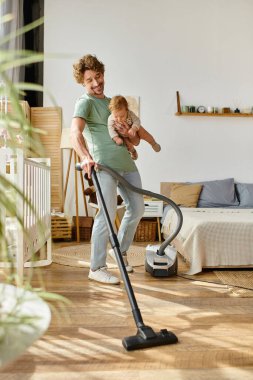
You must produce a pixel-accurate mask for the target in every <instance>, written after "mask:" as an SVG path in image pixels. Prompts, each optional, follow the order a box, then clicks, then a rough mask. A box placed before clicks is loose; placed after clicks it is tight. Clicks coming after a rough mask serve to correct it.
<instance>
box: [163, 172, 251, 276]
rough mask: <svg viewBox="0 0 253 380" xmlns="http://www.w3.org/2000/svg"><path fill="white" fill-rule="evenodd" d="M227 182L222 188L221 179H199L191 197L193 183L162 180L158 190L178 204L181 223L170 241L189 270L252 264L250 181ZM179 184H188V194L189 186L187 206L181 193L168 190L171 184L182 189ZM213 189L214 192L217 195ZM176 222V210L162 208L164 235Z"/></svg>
mask: <svg viewBox="0 0 253 380" xmlns="http://www.w3.org/2000/svg"><path fill="white" fill-rule="evenodd" d="M211 182H212V184H211V185H213V184H214V182H215V185H216V187H215V186H210V183H211ZM228 182H229V187H226V189H225V191H224V192H223V190H224V189H223V187H224V183H222V184H221V182H220V181H207V182H203V183H199V184H198V185H200V188H199V189H198V190H199V191H197V193H196V191H195V195H194V197H193V196H192V195H193V187H192V184H189V183H187V184H180V185H177V187H175V186H174V183H173V184H171V183H162V184H161V193H162V194H163V195H166V196H170V197H171V199H173V197H174V199H173V200H176V201H177V202H176V203H178V204H181V206H180V207H181V210H182V213H183V226H182V228H181V231H180V233H179V234H178V236H177V237H176V238H175V239H174V241H173V245H174V246H175V248H176V249H177V251H178V252H179V253H180V254H181V255H182V256H183V257H184V258H185V260H186V261H187V262H188V263H189V265H190V267H189V271H188V272H187V273H188V274H191V275H193V274H196V273H199V272H201V271H202V269H203V268H230V267H233V268H235V267H237V268H238V267H252V266H253V204H252V203H253V201H252V199H251V197H252V194H253V185H252V184H235V183H234V182H233V181H232V179H229V181H228V180H226V185H228ZM217 184H218V185H219V186H218V187H217ZM182 185H183V187H184V191H185V189H187V188H188V190H187V191H188V195H189V188H190V187H191V191H190V193H191V200H190V204H191V206H190V207H184V206H185V205H186V203H187V201H186V200H185V198H184V199H183V198H182V194H181V198H180V196H178V194H176V193H175V192H174V193H172V192H171V189H173V188H174V189H175V188H177V189H180V187H181V189H182ZM221 185H222V186H221ZM194 186H195V187H196V184H194ZM205 186H206V187H207V189H206V188H205ZM165 188H166V190H165ZM168 189H169V191H168ZM245 189H247V191H246V192H245ZM206 190H208V191H207V192H206ZM230 190H231V191H230ZM214 192H217V193H216V195H215V194H213V193H214ZM165 193H166V194H165ZM175 195H176V196H175ZM214 195H215V197H214ZM217 195H218V197H217ZM178 197H179V198H180V199H179V198H178ZM193 198H194V202H195V203H194V202H193ZM218 198H219V199H218ZM188 201H189V197H188ZM219 202H220V204H219ZM188 203H189V202H188ZM211 205H212V206H211ZM214 205H215V207H214ZM186 206H188V205H186ZM194 206H195V207H194ZM203 206H206V207H203ZM175 224H176V214H175V212H173V210H172V209H171V208H165V212H164V216H163V218H162V233H163V236H164V238H166V237H167V236H168V235H169V233H170V231H171V230H173V228H174V227H175Z"/></svg>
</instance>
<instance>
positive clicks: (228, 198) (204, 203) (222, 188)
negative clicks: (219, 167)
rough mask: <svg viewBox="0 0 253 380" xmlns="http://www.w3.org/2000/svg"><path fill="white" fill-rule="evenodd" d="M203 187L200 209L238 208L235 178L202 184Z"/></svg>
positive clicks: (199, 202) (199, 203)
mask: <svg viewBox="0 0 253 380" xmlns="http://www.w3.org/2000/svg"><path fill="white" fill-rule="evenodd" d="M200 183H201V184H202V185H203V188H202V191H201V194H200V197H199V201H198V207H229V206H238V205H239V202H238V199H237V196H236V193H235V183H234V179H233V178H228V179H221V180H216V181H206V182H200Z"/></svg>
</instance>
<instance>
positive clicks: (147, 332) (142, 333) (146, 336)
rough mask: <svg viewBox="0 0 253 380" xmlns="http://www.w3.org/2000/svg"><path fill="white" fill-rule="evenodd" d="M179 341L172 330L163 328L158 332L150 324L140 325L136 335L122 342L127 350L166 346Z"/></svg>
mask: <svg viewBox="0 0 253 380" xmlns="http://www.w3.org/2000/svg"><path fill="white" fill-rule="evenodd" d="M177 342H178V339H177V337H176V335H175V334H173V333H172V332H170V331H168V330H166V329H162V330H161V331H160V332H158V333H156V332H154V331H153V329H152V328H151V327H149V326H142V327H139V328H138V330H137V334H136V335H133V336H128V337H126V338H124V339H123V340H122V344H123V346H124V348H125V349H126V350H127V351H133V350H139V349H141V348H148V347H155V346H164V345H168V344H174V343H177Z"/></svg>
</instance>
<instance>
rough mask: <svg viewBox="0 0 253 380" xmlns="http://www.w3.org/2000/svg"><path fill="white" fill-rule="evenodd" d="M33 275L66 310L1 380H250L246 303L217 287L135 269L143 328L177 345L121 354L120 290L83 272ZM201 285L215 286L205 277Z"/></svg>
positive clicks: (125, 317)
mask: <svg viewBox="0 0 253 380" xmlns="http://www.w3.org/2000/svg"><path fill="white" fill-rule="evenodd" d="M36 271H38V269H36ZM39 271H40V274H41V275H42V277H43V280H44V282H45V284H46V288H47V290H48V291H51V292H56V293H59V294H62V295H64V296H66V297H67V298H68V299H69V300H71V302H72V304H71V305H70V306H67V307H65V308H64V309H59V308H58V312H57V313H54V314H53V318H52V322H51V325H50V327H49V329H48V331H47V333H46V334H45V335H44V336H43V338H42V339H40V340H39V341H37V342H36V343H35V344H34V345H33V346H32V347H30V348H29V349H28V350H27V352H26V353H25V354H24V355H23V356H21V357H20V358H19V359H18V360H16V361H15V362H13V363H12V364H10V365H8V366H7V367H5V369H4V370H3V371H2V372H1V373H0V379H8V380H9V379H18V380H26V379H36V380H37V379H38V380H41V379H43V380H44V379H49V380H50V379H61V380H62V379H68V380H72V379H84V380H86V379H87V380H88V379H89V380H99V379H103V380H109V379H110V380H120V379H127V380H151V379H152V380H153V379H155V380H165V379H166V380H167V379H172V380H178V379H183V380H188V379H194V380H198V379H205V380H210V379H225V380H241V379H252V378H253V323H252V322H253V298H240V297H234V296H232V295H231V293H230V292H229V291H228V289H227V288H226V287H225V286H224V285H219V284H211V283H203V282H200V281H189V280H186V279H182V278H179V277H173V278H163V279H158V278H153V277H151V276H150V275H149V274H146V273H145V271H144V267H138V268H136V269H135V272H134V273H133V274H131V275H130V278H131V281H132V285H133V287H134V291H135V295H136V298H137V301H138V304H139V307H140V309H141V312H142V316H143V319H144V322H145V323H146V324H147V325H150V326H152V327H153V328H154V329H155V330H156V331H157V330H160V329H162V328H167V329H168V330H171V331H173V332H174V333H175V334H176V335H177V337H178V338H179V343H177V344H175V345H171V346H162V347H155V348H151V349H145V350H139V351H134V352H126V351H125V349H124V348H123V346H122V343H121V339H122V338H123V337H125V336H129V335H134V334H135V333H136V327H135V323H134V321H133V318H132V314H131V310H130V307H129V303H128V299H127V296H126V293H125V291H124V286H123V284H121V285H120V286H109V285H103V284H98V283H95V282H92V281H89V280H88V279H87V275H88V269H86V268H74V267H68V266H63V265H57V264H52V265H51V266H49V267H45V268H43V269H39ZM113 272H114V273H115V274H117V273H118V272H117V270H114V271H113ZM35 274H36V273H35ZM35 277H36V278H38V277H37V276H35ZM36 278H35V279H34V283H33V284H34V285H35V286H37V285H40V284H39V280H38V279H36ZM200 279H202V280H205V279H208V280H209V281H210V280H213V281H215V282H217V281H218V280H217V278H216V276H215V274H213V273H212V272H211V273H210V272H208V273H204V274H202V275H200Z"/></svg>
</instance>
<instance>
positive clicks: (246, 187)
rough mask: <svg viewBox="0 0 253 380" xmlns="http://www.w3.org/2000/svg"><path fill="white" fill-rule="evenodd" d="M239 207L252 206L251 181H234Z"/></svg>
mask: <svg viewBox="0 0 253 380" xmlns="http://www.w3.org/2000/svg"><path fill="white" fill-rule="evenodd" d="M235 188H236V191H237V195H238V198H239V202H240V207H249V208H251V207H253V183H236V185H235Z"/></svg>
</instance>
